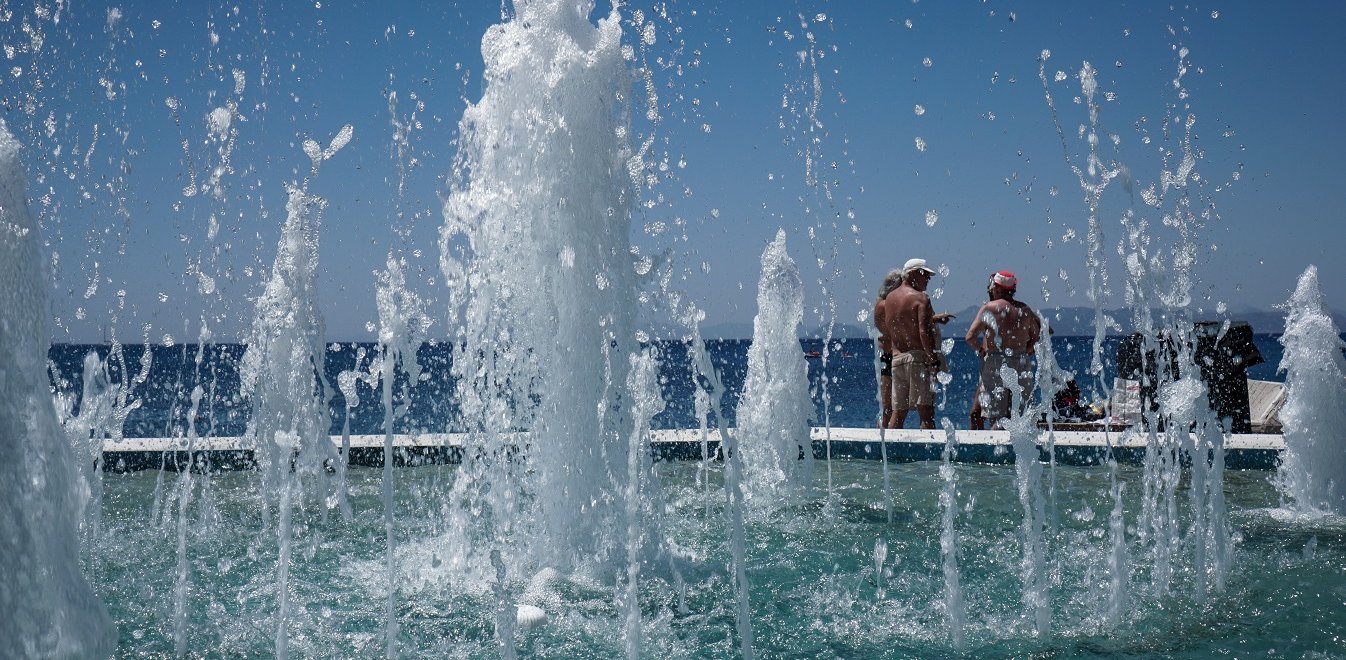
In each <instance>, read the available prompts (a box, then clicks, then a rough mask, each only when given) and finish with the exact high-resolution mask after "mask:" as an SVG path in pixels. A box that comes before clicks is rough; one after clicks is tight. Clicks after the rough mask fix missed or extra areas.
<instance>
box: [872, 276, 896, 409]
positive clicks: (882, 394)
mask: <svg viewBox="0 0 1346 660" xmlns="http://www.w3.org/2000/svg"><path fill="white" fill-rule="evenodd" d="M899 286H902V271H900V270H892V271H888V276H887V277H885V278H883V286H881V287H879V297H878V300H876V301H875V302H874V327H875V328H878V330H879V407H880V408H881V411H880V413H879V428H883V427H884V426H885V425H887V424H888V419H889V418H891V417H892V416H893V348H892V346H891V345H890V344H889V343H888V336H887V335H885V334H883V319H884V312H883V301H884V299H886V298H887V297H888V294H890V293H892V292H893V289H896V288H897V287H899Z"/></svg>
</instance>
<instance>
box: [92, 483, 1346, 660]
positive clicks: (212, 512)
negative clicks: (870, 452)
mask: <svg viewBox="0 0 1346 660" xmlns="http://www.w3.org/2000/svg"><path fill="white" fill-rule="evenodd" d="M834 470H835V472H834V478H835V484H836V486H835V494H834V496H833V497H832V499H831V500H830V502H831V505H824V502H828V501H829V500H828V498H827V496H826V493H825V492H822V491H821V490H819V491H815V492H814V493H813V497H812V498H811V499H810V500H809V501H806V502H802V503H800V504H798V505H796V506H794V507H792V508H789V509H787V510H778V511H775V512H774V513H770V514H767V515H764V516H759V517H757V518H753V517H752V516H749V523H748V533H747V540H748V557H749V563H748V575H749V580H750V582H751V585H752V618H753V621H754V628H755V637H756V639H755V640H754V643H755V647H756V649H757V651H758V652H759V654H760V655H761V656H763V657H806V656H808V657H812V656H817V657H948V656H950V655H952V654H954V649H953V648H952V646H951V640H950V633H949V625H948V622H947V619H946V612H945V606H944V592H943V589H944V581H943V577H942V574H941V568H940V566H941V561H942V560H941V555H940V550H939V547H940V546H939V535H940V508H939V504H938V494H939V489H940V487H941V483H942V482H941V479H940V477H939V474H938V464H936V463H912V464H903V465H895V466H893V467H892V483H893V485H894V488H893V495H892V496H893V500H894V502H893V509H894V520H893V522H891V523H889V522H887V516H886V514H885V511H884V506H883V503H882V492H883V487H882V472H881V466H880V464H879V463H877V462H868V461H855V462H839V463H837V464H835V465H834ZM955 470H956V472H957V478H958V484H959V493H958V506H959V514H958V518H957V521H956V524H957V530H958V533H959V534H960V536H961V549H960V556H959V560H960V571H961V582H962V585H963V592H964V597H965V599H966V602H967V627H966V633H967V648H966V652H967V653H968V654H970V655H975V656H1011V655H1012V656H1025V655H1030V654H1032V655H1038V656H1039V657H1060V656H1091V655H1112V654H1134V655H1141V656H1149V655H1162V656H1177V657H1212V656H1218V655H1231V656H1238V657H1265V656H1267V655H1270V654H1272V653H1275V654H1277V655H1284V656H1287V657H1303V656H1305V655H1314V656H1317V657H1342V656H1346V617H1343V616H1342V615H1341V612H1342V611H1346V609H1344V608H1346V520H1343V519H1340V518H1326V519H1324V518H1318V519H1312V520H1310V519H1302V518H1295V517H1293V516H1292V515H1291V514H1289V513H1286V512H1285V511H1284V510H1283V509H1281V508H1280V507H1279V499H1278V495H1277V494H1276V491H1275V489H1274V487H1273V486H1272V485H1271V483H1270V473H1265V472H1232V473H1229V474H1227V475H1226V479H1225V488H1226V493H1227V497H1228V502H1229V516H1230V521H1231V526H1232V528H1233V530H1234V534H1235V551H1234V555H1233V565H1232V566H1231V570H1230V571H1229V578H1228V582H1227V584H1226V585H1225V587H1224V590H1223V591H1222V592H1215V593H1212V594H1211V595H1210V596H1209V597H1208V598H1206V599H1205V600H1204V602H1200V601H1199V600H1198V599H1196V598H1194V597H1193V594H1192V593H1191V589H1192V586H1191V585H1192V580H1191V575H1190V568H1189V567H1188V566H1189V564H1190V561H1187V562H1183V561H1181V560H1180V561H1179V566H1178V567H1177V571H1176V574H1175V577H1174V580H1173V589H1172V592H1173V593H1172V594H1170V595H1168V596H1165V597H1158V598H1157V597H1155V596H1154V595H1153V594H1152V591H1151V588H1150V586H1149V573H1148V565H1149V563H1148V560H1147V559H1146V557H1147V550H1146V549H1145V548H1143V547H1141V546H1140V545H1138V544H1137V543H1136V542H1135V541H1134V527H1133V526H1134V519H1135V514H1136V511H1137V510H1138V509H1139V502H1138V501H1137V498H1136V497H1135V495H1136V494H1137V493H1139V492H1140V490H1141V489H1140V487H1139V478H1140V472H1139V468H1131V467H1122V468H1121V470H1120V472H1119V478H1120V479H1122V480H1123V481H1124V482H1125V483H1126V488H1125V490H1124V493H1125V496H1126V498H1127V502H1126V517H1127V524H1128V526H1129V527H1131V529H1129V532H1130V533H1129V534H1128V539H1132V542H1131V547H1130V548H1129V549H1128V553H1129V558H1130V565H1131V569H1130V578H1129V581H1128V585H1127V587H1128V593H1129V604H1128V607H1127V610H1126V612H1125V614H1124V616H1123V620H1122V621H1121V623H1120V624H1119V625H1118V626H1117V627H1115V628H1109V627H1108V626H1107V624H1106V623H1105V621H1106V618H1105V617H1104V616H1103V615H1102V614H1100V613H1101V612H1103V611H1104V610H1105V605H1104V601H1105V600H1106V598H1107V595H1106V594H1107V591H1108V576H1107V574H1106V557H1107V556H1108V552H1109V538H1108V533H1107V520H1108V513H1109V512H1110V511H1111V508H1112V503H1111V498H1110V496H1109V494H1108V472H1107V470H1106V469H1099V468H1093V469H1088V468H1070V467H1061V468H1058V470H1057V496H1056V506H1055V507H1054V509H1051V510H1050V512H1049V514H1048V515H1049V522H1050V521H1055V525H1056V530H1057V531H1055V532H1054V533H1052V532H1049V533H1048V540H1047V547H1048V548H1049V550H1048V553H1049V554H1048V562H1049V565H1050V573H1051V602H1052V610H1053V615H1052V629H1051V635H1050V637H1048V638H1037V637H1035V636H1034V634H1033V626H1032V622H1031V621H1029V620H1027V619H1026V618H1025V617H1024V616H1023V614H1022V612H1023V607H1022V606H1021V582H1020V578H1019V575H1020V572H1019V562H1020V559H1021V554H1022V552H1021V545H1022V544H1021V537H1020V534H1021V515H1022V508H1021V506H1020V504H1019V501H1018V499H1017V495H1016V490H1015V482H1014V471H1013V468H1012V467H1008V466H1006V467H997V466H979V465H956V466H955ZM455 472H456V469H455V468H454V467H452V466H429V467H418V468H407V469H404V470H400V471H399V472H398V488H399V490H398V494H397V498H398V499H397V518H398V520H399V535H400V536H401V537H402V538H401V539H399V548H405V550H403V551H402V552H401V556H400V558H399V565H400V582H399V584H400V586H399V594H398V602H399V609H398V612H397V616H398V619H399V626H400V633H399V634H400V642H399V651H400V652H401V653H404V654H406V655H409V656H440V657H442V656H457V657H470V656H481V655H484V654H494V652H495V651H494V649H495V647H494V640H493V619H492V617H493V609H494V606H495V605H494V602H493V601H492V600H491V599H490V597H489V594H488V593H485V594H483V593H478V594H477V595H470V594H468V593H466V592H468V591H471V590H462V589H458V588H456V587H455V586H454V585H453V584H451V583H450V581H449V580H446V579H443V577H442V576H444V575H445V571H444V567H445V563H444V558H443V557H441V556H439V555H438V554H437V553H436V543H435V538H436V535H437V533H438V522H439V521H438V515H437V513H436V512H437V511H439V510H440V507H441V504H440V501H441V499H442V497H443V494H444V493H447V492H448V487H449V485H450V482H451V481H452V480H453V479H454V476H455ZM658 472H659V475H660V477H661V481H662V487H663V495H664V501H665V502H666V503H667V505H668V511H667V514H666V516H665V521H664V529H665V530H666V533H667V534H668V536H669V540H670V543H671V544H672V545H673V546H674V547H676V548H677V549H678V552H679V554H681V555H682V556H684V557H685V558H687V559H688V560H689V561H688V562H687V563H685V564H683V565H682V569H681V572H682V573H683V576H684V578H685V585H686V587H685V589H686V591H685V601H684V599H683V598H681V597H680V594H679V590H678V588H677V587H676V583H675V579H674V577H673V574H672V572H671V571H670V570H669V569H668V568H667V567H666V565H665V564H659V563H652V564H651V565H649V566H647V567H646V568H645V569H643V571H642V582H641V585H640V591H641V593H640V603H641V606H642V609H643V614H642V619H643V626H644V630H645V648H644V652H645V653H646V654H647V655H648V656H649V657H734V656H735V655H736V654H737V650H738V645H737V641H736V638H735V635H736V633H735V625H734V624H735V618H734V605H733V603H734V592H733V587H732V580H730V579H729V575H730V574H729V573H728V568H727V564H728V562H729V549H728V546H727V542H726V533H725V529H726V525H725V516H724V513H725V512H724V509H723V505H724V489H723V485H722V483H721V481H720V478H721V476H722V472H721V469H720V466H719V465H713V466H712V467H711V470H710V473H709V477H710V478H709V481H710V483H709V484H708V485H707V484H704V483H702V482H700V481H699V479H698V472H699V468H698V464H697V463H695V462H681V463H662V464H660V465H659V468H658ZM818 476H819V478H818V479H817V480H816V481H815V484H816V487H817V488H819V489H822V488H825V485H824V484H825V481H824V480H823V477H822V470H821V469H820V470H819V475H818ZM175 479H177V475H174V474H164V473H159V472H157V471H146V472H139V473H131V474H121V475H113V474H109V475H107V477H106V481H105V487H106V491H105V493H106V494H105V497H104V498H103V500H102V523H103V530H102V539H101V541H100V542H99V543H98V544H97V545H96V551H95V552H94V554H93V555H92V556H89V557H86V562H88V563H87V568H88V570H89V573H90V577H91V581H92V582H93V583H94V584H95V585H97V587H96V588H97V589H98V590H99V591H100V592H101V593H100V595H101V596H102V597H103V598H104V599H105V601H106V602H107V603H108V608H109V610H110V611H111V613H112V615H113V617H114V619H115V620H116V623H117V626H118V630H119V643H120V648H121V649H122V651H123V652H125V653H136V654H151V655H153V654H161V653H162V654H168V653H172V651H173V648H174V642H173V597H174V596H173V593H174V584H175V575H176V570H177V559H176V552H175V539H176V536H177V535H176V533H175V528H176V520H177V515H178V513H177V507H176V505H175V503H173V502H172V501H171V498H172V495H173V492H174V487H173V486H174V480H175ZM257 479H258V476H257V474H256V473H250V472H243V473H223V474H215V475H211V476H210V477H209V483H208V486H207V487H206V490H205V491H202V490H200V488H201V483H202V481H203V479H202V478H201V477H200V476H197V477H196V489H197V490H196V495H195V496H194V498H193V500H192V501H191V504H190V507H189V508H188V511H187V515H188V520H189V522H188V526H189V533H188V535H187V546H186V550H187V556H188V558H189V572H190V583H191V587H190V589H189V591H188V602H189V611H190V616H189V621H188V636H189V641H188V644H187V648H188V650H189V652H191V653H194V654H210V655H214V654H224V655H267V654H269V653H271V651H272V650H273V643H274V635H275V624H274V619H273V616H274V614H275V608H276V594H275V588H276V587H275V585H276V581H275V579H274V571H275V562H276V546H275V543H276V540H275V538H276V537H275V535H274V534H273V533H270V532H269V531H268V530H267V525H265V524H263V523H262V521H261V519H260V515H261V514H260V513H259V509H260V507H259V506H258V505H257ZM350 484H351V496H352V504H353V506H354V508H355V512H356V515H355V519H354V521H353V522H350V523H344V522H342V521H341V518H340V516H338V515H335V512H333V514H332V515H329V516H327V517H326V519H325V520H324V518H323V516H322V515H321V507H319V506H315V505H313V504H312V503H310V504H309V505H308V506H307V507H306V509H305V510H304V511H303V513H302V514H300V515H299V522H298V523H297V525H296V530H297V531H296V535H295V547H296V549H295V565H294V567H293V569H292V571H291V577H290V587H291V589H292V594H291V617H292V618H293V619H294V620H293V621H292V624H291V628H290V630H291V634H292V643H291V650H292V651H294V652H297V653H299V654H302V655H304V656H314V657H332V656H348V657H349V656H366V655H381V654H382V652H383V649H384V640H383V633H384V620H383V607H384V598H385V594H386V592H385V591H384V585H385V584H386V583H385V580H386V578H385V573H384V571H383V564H382V552H383V548H384V541H383V527H382V525H383V522H382V515H381V511H382V507H381V502H380V488H381V486H380V471H378V470H375V469H353V470H352V472H351V482H350ZM707 486H708V487H707ZM1179 497H1180V498H1185V484H1184V491H1183V492H1180V493H1179ZM156 514H157V517H156ZM880 541H882V542H884V543H886V545H887V549H888V550H887V553H886V555H887V556H886V560H885V561H884V563H883V567H882V569H881V572H882V575H881V576H880V577H878V578H877V579H876V569H875V548H876V543H879V542H880ZM1181 552H1182V551H1180V554H1181ZM525 592H526V593H532V595H531V596H529V595H525V596H524V598H523V599H522V600H523V602H528V601H529V599H530V597H531V598H532V599H533V601H534V602H535V604H538V605H540V606H542V607H543V608H544V609H546V610H547V611H548V615H549V620H548V622H547V623H546V624H544V625H541V626H537V627H533V628H531V629H521V630H519V631H518V632H517V636H518V637H517V638H518V643H519V650H520V652H521V653H522V654H524V655H526V656H528V657H557V658H562V657H566V658H569V657H614V656H618V655H621V654H622V652H623V642H622V634H623V626H622V622H621V620H620V619H621V617H620V615H619V610H618V607H617V605H615V595H614V591H613V587H612V583H611V582H610V581H603V580H600V579H596V578H593V577H589V576H585V575H562V576H560V577H558V578H557V579H556V580H554V581H553V582H552V583H551V584H550V586H549V587H548V588H547V589H546V590H544V591H543V592H536V593H533V592H529V591H528V590H527V589H525ZM295 603H298V605H297V606H296V605H295Z"/></svg>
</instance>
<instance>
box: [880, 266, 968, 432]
mask: <svg viewBox="0 0 1346 660" xmlns="http://www.w3.org/2000/svg"><path fill="white" fill-rule="evenodd" d="M934 274H935V271H933V270H930V268H929V267H928V266H926V263H925V259H909V260H908V261H907V263H906V264H905V265H904V266H903V267H902V286H899V287H897V288H896V289H893V290H892V292H891V293H889V294H888V296H887V297H886V298H884V299H883V302H882V303H881V304H878V305H876V306H875V319H874V321H875V323H876V324H877V325H878V326H879V331H880V332H882V333H883V336H884V337H885V338H886V339H887V340H888V346H889V348H890V349H891V350H892V352H893V366H892V373H893V415H892V417H890V418H889V419H888V422H887V425H888V428H902V424H903V422H905V421H906V418H907V413H908V412H909V411H910V410H911V409H912V408H915V409H916V414H917V415H918V416H919V417H920V418H921V428H923V429H933V428H935V395H934V388H933V383H934V375H935V372H936V371H937V370H938V369H939V365H940V360H939V352H938V351H939V340H938V339H936V335H935V325H934V324H935V323H938V322H942V321H940V320H937V318H936V314H935V311H934V308H933V307H931V306H930V296H927V295H926V294H925V287H926V285H927V284H929V283H930V276H932V275H934ZM940 316H941V317H943V320H944V321H947V320H948V318H950V317H948V316H947V315H940Z"/></svg>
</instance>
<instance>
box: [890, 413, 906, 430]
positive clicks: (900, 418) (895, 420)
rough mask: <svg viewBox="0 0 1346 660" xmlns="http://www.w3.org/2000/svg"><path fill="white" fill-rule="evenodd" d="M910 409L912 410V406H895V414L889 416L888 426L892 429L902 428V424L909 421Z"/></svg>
mask: <svg viewBox="0 0 1346 660" xmlns="http://www.w3.org/2000/svg"><path fill="white" fill-rule="evenodd" d="M910 410H911V409H910V408H894V409H893V416H892V417H890V418H888V428H890V429H900V428H902V425H903V424H906V423H907V413H908V412H909V411H910Z"/></svg>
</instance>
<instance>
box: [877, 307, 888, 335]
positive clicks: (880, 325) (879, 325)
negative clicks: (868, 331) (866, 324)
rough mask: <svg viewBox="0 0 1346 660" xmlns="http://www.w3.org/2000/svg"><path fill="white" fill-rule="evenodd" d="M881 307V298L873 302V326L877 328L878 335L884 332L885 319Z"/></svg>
mask: <svg viewBox="0 0 1346 660" xmlns="http://www.w3.org/2000/svg"><path fill="white" fill-rule="evenodd" d="M883 307H884V305H883V301H882V300H880V301H878V302H876V303H874V327H875V328H878V330H879V334H880V335H884V334H885V333H886V331H885V330H884V327H883V326H884V320H885V317H884V313H883Z"/></svg>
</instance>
